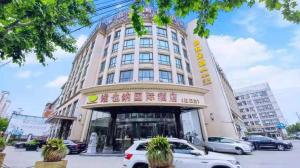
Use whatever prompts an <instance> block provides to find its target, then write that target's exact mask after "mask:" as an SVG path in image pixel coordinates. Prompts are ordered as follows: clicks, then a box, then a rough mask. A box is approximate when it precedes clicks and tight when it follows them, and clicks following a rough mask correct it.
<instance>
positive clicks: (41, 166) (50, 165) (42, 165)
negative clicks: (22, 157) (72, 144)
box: [34, 160, 68, 168]
mask: <svg viewBox="0 0 300 168" xmlns="http://www.w3.org/2000/svg"><path fill="white" fill-rule="evenodd" d="M67 163H68V161H67V160H62V161H59V162H43V161H37V162H35V166H34V167H35V168H66V167H67Z"/></svg>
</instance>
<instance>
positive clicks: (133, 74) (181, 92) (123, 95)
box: [48, 9, 239, 152]
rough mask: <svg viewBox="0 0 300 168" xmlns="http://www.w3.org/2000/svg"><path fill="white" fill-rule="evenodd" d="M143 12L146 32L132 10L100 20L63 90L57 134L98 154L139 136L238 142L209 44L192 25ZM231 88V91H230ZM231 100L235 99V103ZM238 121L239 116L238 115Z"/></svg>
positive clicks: (121, 147)
mask: <svg viewBox="0 0 300 168" xmlns="http://www.w3.org/2000/svg"><path fill="white" fill-rule="evenodd" d="M153 16H154V12H153V11H152V10H150V9H146V10H145V11H144V13H143V17H144V20H145V27H146V30H147V34H146V35H143V36H141V37H139V36H137V35H136V34H135V32H134V30H133V28H132V25H131V22H130V19H129V18H128V12H122V13H120V14H118V15H115V16H113V17H111V18H107V20H105V21H103V22H102V23H100V24H99V25H98V26H97V28H96V29H95V31H93V32H92V33H91V35H90V37H89V38H88V40H87V41H86V42H85V44H84V45H83V47H82V48H81V49H80V50H79V51H78V53H77V55H76V57H75V59H74V61H73V66H72V70H71V73H70V75H69V79H68V81H67V82H66V83H65V85H64V86H63V87H62V92H61V95H60V96H59V99H58V101H57V102H58V104H57V108H56V112H55V115H54V116H51V117H50V118H49V119H48V122H51V123H52V130H51V135H50V137H62V138H69V139H73V140H80V141H86V140H88V139H89V136H90V134H91V133H92V132H95V133H97V135H98V150H99V151H103V152H111V151H122V150H124V149H125V148H126V147H127V146H128V145H129V144H130V143H131V142H132V140H134V139H139V138H149V137H153V136H155V135H165V136H169V137H179V138H183V137H185V136H186V135H193V136H194V138H198V140H200V141H204V140H205V139H206V138H207V136H227V137H233V138H237V137H238V136H239V132H238V131H237V127H236V125H237V124H236V122H235V117H234V115H235V114H234V113H233V111H234V110H232V109H233V108H231V105H230V103H231V101H234V97H233V98H232V96H231V97H229V96H226V94H227V93H225V92H228V93H231V94H232V95H233V93H232V89H226V88H224V85H226V86H227V87H229V85H228V83H225V84H224V83H222V80H223V79H221V73H220V72H219V71H218V67H217V65H216V63H215V61H214V59H213V56H212V53H211V52H210V50H209V48H208V44H207V42H206V40H205V39H202V38H199V37H198V36H196V35H194V34H193V29H194V28H195V26H196V22H195V21H193V22H190V23H189V24H188V25H187V27H185V26H184V25H183V24H182V23H181V22H180V21H178V20H176V19H173V24H172V25H168V26H157V25H156V24H155V23H154V22H153V21H152V18H153ZM229 88H230V87H229ZM229 99H230V100H229ZM234 112H235V113H236V116H239V111H234Z"/></svg>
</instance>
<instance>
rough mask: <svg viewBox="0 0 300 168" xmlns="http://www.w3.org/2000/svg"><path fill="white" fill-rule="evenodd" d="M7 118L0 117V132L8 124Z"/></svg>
mask: <svg viewBox="0 0 300 168" xmlns="http://www.w3.org/2000/svg"><path fill="white" fill-rule="evenodd" d="M8 122H9V121H8V119H7V118H0V132H1V131H2V132H4V131H5V130H6V128H7V126H8Z"/></svg>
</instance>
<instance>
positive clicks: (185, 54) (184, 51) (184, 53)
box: [183, 49, 188, 59]
mask: <svg viewBox="0 0 300 168" xmlns="http://www.w3.org/2000/svg"><path fill="white" fill-rule="evenodd" d="M183 56H184V57H185V58H187V59H188V56H187V52H186V50H185V49H183Z"/></svg>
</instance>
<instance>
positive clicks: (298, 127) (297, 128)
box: [286, 123, 300, 134]
mask: <svg viewBox="0 0 300 168" xmlns="http://www.w3.org/2000/svg"><path fill="white" fill-rule="evenodd" d="M286 130H287V132H288V133H289V134H294V133H297V132H300V123H296V124H292V125H289V126H288V127H287V128H286Z"/></svg>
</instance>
